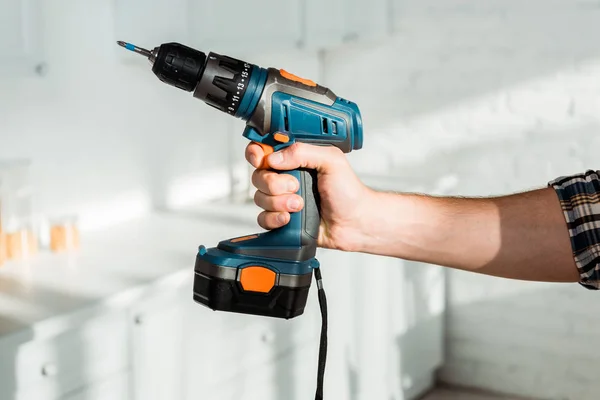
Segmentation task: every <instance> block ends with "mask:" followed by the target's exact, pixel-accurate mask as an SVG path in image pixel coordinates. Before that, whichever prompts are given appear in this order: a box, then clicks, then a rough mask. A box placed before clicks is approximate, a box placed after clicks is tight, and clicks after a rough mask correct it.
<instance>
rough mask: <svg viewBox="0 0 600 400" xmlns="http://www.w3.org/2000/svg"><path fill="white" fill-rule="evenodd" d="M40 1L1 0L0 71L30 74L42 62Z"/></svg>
mask: <svg viewBox="0 0 600 400" xmlns="http://www.w3.org/2000/svg"><path fill="white" fill-rule="evenodd" d="M40 17H41V3H40V0H0V73H1V75H0V76H2V77H3V78H4V77H7V78H9V79H12V78H14V77H20V76H32V75H34V74H35V73H36V72H37V71H38V70H37V68H38V66H39V65H40V64H41V63H42V62H43V55H42V45H41V35H40V32H41V31H40V30H41V26H42V24H41V18H40Z"/></svg>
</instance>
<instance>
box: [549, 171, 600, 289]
mask: <svg viewBox="0 0 600 400" xmlns="http://www.w3.org/2000/svg"><path fill="white" fill-rule="evenodd" d="M548 186H549V187H552V188H553V189H554V190H555V191H556V194H557V195H558V198H559V200H560V206H561V208H562V210H563V214H564V216H565V220H566V223H567V228H568V230H569V237H570V238H571V248H572V250H573V258H574V260H575V264H576V266H577V269H578V270H579V277H580V281H579V283H580V284H581V285H582V286H583V287H585V288H587V289H590V290H598V289H600V171H592V170H589V171H586V172H585V173H581V174H576V175H571V176H563V177H560V178H557V179H554V180H552V181H550V182H549V183H548Z"/></svg>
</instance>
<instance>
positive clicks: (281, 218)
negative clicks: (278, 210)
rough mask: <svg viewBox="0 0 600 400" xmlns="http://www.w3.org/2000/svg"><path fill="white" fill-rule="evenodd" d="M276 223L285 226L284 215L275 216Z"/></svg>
mask: <svg viewBox="0 0 600 400" xmlns="http://www.w3.org/2000/svg"><path fill="white" fill-rule="evenodd" d="M277 221H279V222H280V223H282V224H285V215H284V214H279V215H278V216H277Z"/></svg>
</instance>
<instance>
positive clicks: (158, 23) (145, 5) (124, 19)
mask: <svg viewBox="0 0 600 400" xmlns="http://www.w3.org/2000/svg"><path fill="white" fill-rule="evenodd" d="M0 1H2V0H0ZM190 22H191V23H193V22H194V21H193V20H190V18H189V17H188V2H187V0H154V1H152V2H148V1H144V0H116V2H115V37H114V39H115V40H122V41H125V42H130V43H133V44H135V45H138V46H140V47H144V48H146V49H149V50H152V49H153V48H154V47H156V46H159V45H160V44H162V43H165V42H180V43H183V44H186V42H187V41H188V40H189V35H188V33H189V32H188V29H189V23H190ZM115 51H116V52H117V53H116V54H117V56H118V57H119V59H121V60H128V61H130V62H138V63H142V62H144V59H143V58H142V57H132V56H131V54H127V52H125V51H123V49H120V48H118V47H116V46H115Z"/></svg>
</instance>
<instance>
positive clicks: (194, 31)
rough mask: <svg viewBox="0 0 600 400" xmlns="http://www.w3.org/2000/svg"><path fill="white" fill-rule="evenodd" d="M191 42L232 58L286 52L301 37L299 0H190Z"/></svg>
mask: <svg viewBox="0 0 600 400" xmlns="http://www.w3.org/2000/svg"><path fill="white" fill-rule="evenodd" d="M189 7H190V8H189V19H190V45H191V46H192V47H196V48H198V49H201V50H202V51H204V52H206V53H208V52H209V51H213V52H215V53H219V54H226V55H230V56H232V57H243V56H244V55H247V54H260V53H271V52H278V51H286V50H287V49H289V48H294V47H297V46H298V44H299V41H300V40H301V38H302V21H303V9H302V2H301V0H285V1H280V0H256V1H239V0H190V1H189Z"/></svg>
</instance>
